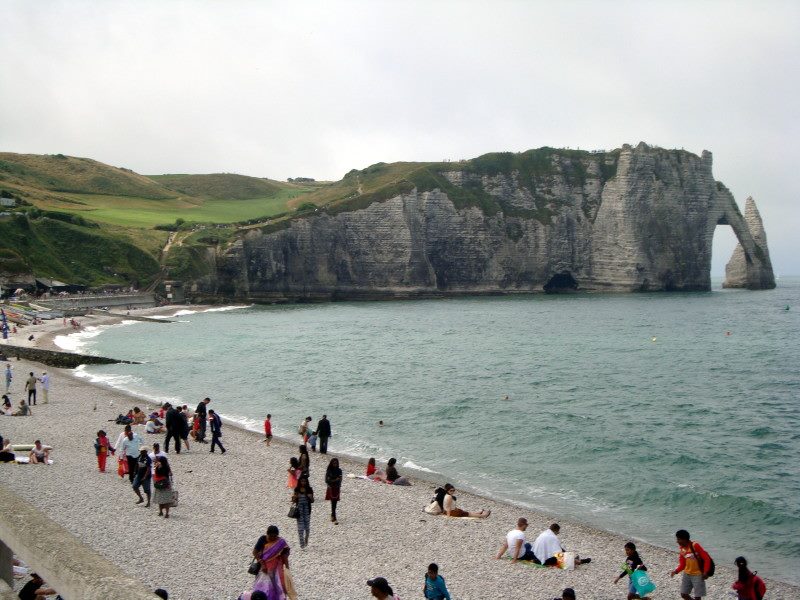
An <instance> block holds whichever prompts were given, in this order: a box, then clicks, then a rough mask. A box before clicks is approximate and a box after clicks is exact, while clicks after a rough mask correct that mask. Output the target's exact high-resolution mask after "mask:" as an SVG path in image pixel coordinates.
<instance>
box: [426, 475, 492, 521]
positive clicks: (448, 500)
mask: <svg viewBox="0 0 800 600" xmlns="http://www.w3.org/2000/svg"><path fill="white" fill-rule="evenodd" d="M439 489H441V488H439ZM455 491H456V489H455V487H453V484H451V483H445V484H444V492H445V493H444V495H443V496H442V503H441V507H442V512H443V513H444V515H445V516H448V517H473V518H478V519H485V518H486V517H488V516H489V515H490V514H492V511H490V510H479V511H471V512H470V511H466V510H461V509H460V508H458V507H457V506H456V497H455V496H454V495H453V493H454V492H455ZM436 503H437V504H439V494H437V495H436Z"/></svg>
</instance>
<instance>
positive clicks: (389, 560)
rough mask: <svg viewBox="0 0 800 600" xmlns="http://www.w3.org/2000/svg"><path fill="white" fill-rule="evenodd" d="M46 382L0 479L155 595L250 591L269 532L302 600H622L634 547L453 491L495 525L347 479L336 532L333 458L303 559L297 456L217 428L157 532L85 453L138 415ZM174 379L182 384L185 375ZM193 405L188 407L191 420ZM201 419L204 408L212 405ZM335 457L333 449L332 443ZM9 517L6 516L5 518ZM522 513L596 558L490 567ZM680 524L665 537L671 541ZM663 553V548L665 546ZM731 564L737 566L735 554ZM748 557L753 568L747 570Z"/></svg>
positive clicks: (85, 390)
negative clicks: (425, 597)
mask: <svg viewBox="0 0 800 600" xmlns="http://www.w3.org/2000/svg"><path fill="white" fill-rule="evenodd" d="M174 310H175V309H174V307H173V308H172V309H171V311H170V312H168V313H167V312H164V311H163V309H162V313H163V314H173V312H174ZM149 312H151V313H152V312H154V311H149ZM137 314H146V313H145V312H144V311H137ZM112 321H113V319H110V318H107V317H102V318H99V317H98V318H91V319H83V322H84V324H89V323H90V322H91V323H92V324H100V323H110V322H112ZM36 327H39V329H38V330H37V331H38V334H37V336H36V337H37V338H41V339H39V340H37V341H38V343H40V344H42V346H43V347H52V345H51V341H50V340H51V339H52V336H53V335H54V334H55V333H56V332H57V331H58V330H60V329H62V327H61V323H60V322H59V323H54V322H46V323H45V324H44V325H42V326H36ZM165 327H169V325H165ZM117 358H125V357H117ZM12 365H13V367H14V370H15V373H16V377H15V380H14V384H13V386H12V400H15V401H17V402H18V401H19V399H21V398H22V388H23V386H24V379H25V378H24V377H23V374H27V373H28V371H31V370H33V371H35V372H36V373H37V374H39V373H40V372H41V371H42V370H43V367H42V366H41V365H37V364H33V363H29V362H26V361H12ZM46 370H47V371H48V372H49V373H51V375H52V385H51V392H50V397H51V403H50V404H48V405H39V406H37V407H35V408H34V416H33V417H31V418H7V417H0V434H2V435H3V436H6V437H9V438H11V439H12V440H13V441H14V442H15V443H23V442H32V441H33V440H34V439H37V438H40V439H42V441H43V442H45V443H48V444H51V445H52V446H54V447H55V451H54V453H53V457H54V459H55V461H56V462H55V465H53V466H51V467H43V466H42V467H35V466H16V465H3V464H0V481H2V483H3V485H7V486H9V487H10V488H11V489H13V490H15V491H16V492H17V493H18V494H20V495H22V496H23V497H25V498H28V499H29V501H30V502H31V503H33V504H34V505H35V506H37V507H39V508H40V509H42V510H44V511H45V512H46V513H47V514H48V515H50V516H51V517H52V518H53V519H54V520H56V521H57V522H59V523H60V524H62V525H63V526H65V527H66V528H67V529H69V530H70V531H71V532H72V533H74V534H75V535H76V536H77V537H78V538H79V539H81V540H83V541H84V542H86V543H88V544H89V545H91V546H92V547H93V548H95V549H96V550H98V551H99V552H100V553H102V554H104V555H105V556H107V557H108V558H109V560H111V561H113V562H114V563H116V564H117V565H119V566H120V567H121V568H122V569H124V570H125V571H126V572H128V573H130V574H131V575H133V576H136V577H138V578H140V579H142V580H144V581H145V582H146V583H147V584H149V585H151V586H153V587H158V586H160V587H164V588H166V589H168V590H169V591H170V594H171V596H170V597H171V598H178V599H185V600H188V599H205V598H207V599H214V600H217V599H221V598H236V597H237V596H238V594H239V593H240V592H241V591H243V590H244V589H246V588H247V587H248V584H249V583H250V582H251V581H252V577H251V576H249V575H248V574H247V566H248V564H249V561H250V549H251V548H252V545H253V544H254V543H255V540H256V539H257V537H258V536H259V535H261V534H262V533H263V532H264V530H265V529H266V527H267V525H270V524H276V525H277V526H278V527H279V528H280V530H281V535H282V536H283V537H285V538H286V540H287V541H288V542H289V545H290V546H291V547H292V553H291V557H290V562H291V567H292V572H293V575H294V579H295V583H296V586H297V589H298V593H299V597H300V598H304V599H312V600H316V599H341V600H346V599H347V600H349V599H353V598H369V588H367V586H366V584H365V582H366V580H367V579H368V578H371V577H375V576H379V575H380V576H384V577H386V578H387V579H388V580H389V582H390V583H391V584H392V586H393V587H394V590H395V592H396V593H397V594H399V595H400V596H401V597H402V598H404V599H408V598H414V597H422V583H423V575H424V572H425V570H426V568H427V565H428V563H430V562H437V563H438V564H439V568H440V574H441V575H442V576H444V578H445V579H446V581H447V585H448V587H449V589H450V591H451V594H452V595H453V597H454V598H459V599H462V598H464V599H475V600H478V599H488V598H493V599H496V598H509V599H511V598H542V599H550V598H553V597H554V596H556V595H559V594H560V592H561V590H562V589H563V588H564V587H567V586H569V587H573V588H575V590H576V591H577V594H578V598H581V599H583V598H593V599H598V600H600V599H603V600H605V599H612V598H620V599H622V598H625V597H626V593H627V589H626V588H627V585H626V583H625V582H624V581H621V582H620V583H618V584H617V585H613V583H612V582H613V580H614V578H615V577H616V575H617V574H618V573H619V572H620V568H619V565H620V564H621V563H622V562H623V560H624V552H623V544H624V543H625V541H627V540H628V539H629V538H625V537H621V536H618V535H614V534H611V533H608V532H604V531H599V530H597V529H593V528H591V527H588V526H585V525H582V524H579V523H572V522H569V521H565V520H563V519H558V518H557V517H553V516H548V515H544V514H537V513H535V512H532V511H530V510H525V509H520V508H518V507H514V506H511V505H508V504H504V503H499V502H494V501H491V500H488V499H485V498H481V497H478V496H474V495H471V494H467V493H463V492H461V493H458V497H459V506H461V507H462V508H466V509H476V510H477V509H480V508H489V509H491V510H492V516H491V517H490V518H489V519H486V520H461V519H447V518H444V517H435V516H430V515H427V514H425V513H423V512H422V508H423V507H424V506H425V505H426V504H427V503H428V502H429V501H430V497H431V493H432V489H433V488H432V485H431V484H429V483H427V482H421V481H416V482H415V486H414V487H393V486H389V485H384V484H378V483H373V482H369V481H364V480H361V479H349V478H345V480H344V483H343V486H342V501H341V502H340V504H339V507H338V509H337V513H338V517H339V525H334V524H333V523H331V522H330V518H329V515H330V507H329V504H328V503H325V502H324V500H323V499H324V497H325V485H324V472H325V466H326V465H327V461H328V460H329V459H330V457H331V456H332V455H330V454H329V456H328V457H327V458H325V457H323V456H320V455H313V454H312V457H311V458H312V464H311V484H312V486H313V487H314V490H315V494H316V498H317V501H316V503H315V505H314V510H313V513H312V524H311V540H310V546H309V548H307V549H305V550H300V549H299V544H298V543H297V531H296V525H295V521H294V520H291V519H289V518H288V517H287V516H286V515H287V511H288V508H289V496H290V494H289V491H288V490H287V488H286V468H287V466H288V462H289V458H290V456H294V455H296V454H297V445H295V444H294V443H293V442H294V441H293V440H292V443H289V442H285V441H280V440H276V441H273V444H272V446H271V447H269V448H267V447H265V445H264V444H263V443H262V441H261V440H262V439H263V436H261V435H258V434H256V433H253V432H249V431H245V430H242V429H239V428H236V427H233V426H231V425H226V426H225V427H224V430H223V431H224V435H223V443H224V444H225V446H226V448H227V449H228V452H227V453H226V454H225V455H220V454H218V453H217V454H209V453H208V448H209V446H208V445H199V444H192V446H191V450H190V451H189V452H182V453H181V454H180V455H179V456H178V455H175V454H174V452H173V453H170V455H169V456H170V461H171V464H172V468H173V471H174V473H175V483H176V487H177V488H178V489H179V490H180V505H179V506H178V507H176V508H175V509H173V511H172V512H171V513H170V519H169V520H168V521H166V520H164V519H160V518H159V517H158V516H157V512H158V511H157V508H149V509H145V508H144V507H143V505H135V504H134V502H135V500H136V497H135V495H134V494H133V492H132V490H131V488H130V486H129V485H128V484H127V480H125V481H124V482H123V481H122V480H120V479H119V477H117V475H116V471H115V469H113V468H112V469H111V471H110V472H108V473H105V474H101V473H98V471H97V465H96V460H95V456H94V450H93V442H94V437H95V432H96V431H97V430H98V429H104V430H105V431H107V432H108V433H109V437H110V439H111V441H112V443H114V441H115V440H116V438H117V435H118V434H119V432H120V431H121V430H122V427H121V426H118V425H114V423H112V422H109V419H113V418H114V417H116V415H117V414H118V413H120V412H124V411H125V410H127V409H128V408H130V407H131V406H133V405H139V406H142V407H143V406H144V405H146V404H147V402H145V401H144V400H141V399H136V398H133V397H131V396H129V395H126V394H124V393H121V392H119V391H117V390H113V389H109V388H106V387H102V386H97V385H92V384H89V383H87V382H86V380H84V379H80V378H77V377H75V376H73V374H72V372H71V371H61V370H58V369H52V368H49V367H48V368H46ZM174 376H175V377H177V378H180V377H181V374H180V373H175V374H174ZM226 392H227V388H224V387H223V388H221V389H218V390H208V395H209V396H211V398H212V399H213V398H214V397H221V396H223V395H224V394H225V393H226ZM199 400H200V398H197V399H193V401H192V403H191V408H193V407H194V405H196V402H197V401H199ZM95 405H96V406H97V410H96V411H95V410H93V409H94V406H95ZM210 408H214V403H213V402H212V403H211V405H210ZM330 416H331V418H332V420H333V423H334V425H335V423H336V421H341V420H342V419H345V418H346V415H344V414H332V415H330ZM273 421H274V422H280V421H281V415H279V414H275V415H274V416H273ZM137 430H138V431H139V432H140V433H141V435H142V437H143V438H145V440H146V443H152V442H153V441H159V442H163V436H162V435H148V434H145V433H144V427H143V426H139V427H137ZM298 437H299V436H298ZM331 450H332V451H333V452H334V453H335V451H336V440H335V438H334V439H333V440H332V443H331ZM333 455H335V454H333ZM109 462H110V463H111V461H109ZM114 466H115V465H114ZM342 468H343V470H344V471H345V472H346V473H358V474H361V473H362V472H363V470H364V466H363V465H362V464H359V463H357V462H354V461H351V460H346V459H344V460H342ZM401 472H402V471H401ZM441 483H444V482H441ZM6 510H12V511H13V507H6ZM519 516H525V517H526V518H527V519H528V520H529V522H530V527H529V529H528V538H529V541H532V540H533V538H535V536H536V535H537V534H538V533H539V532H540V531H541V530H542V529H544V528H545V527H546V526H547V525H548V524H549V523H551V522H552V521H553V520H557V521H559V522H560V524H561V526H562V531H561V536H560V537H561V541H562V543H563V545H564V546H565V547H566V548H567V549H570V550H576V551H578V552H579V553H580V554H581V555H582V556H591V557H592V559H593V560H592V563H591V564H590V565H586V566H583V567H580V568H579V569H577V570H575V571H559V570H554V569H538V568H531V567H530V566H527V565H524V564H516V565H512V564H511V563H510V561H506V560H501V561H497V560H494V559H493V557H494V555H495V554H496V552H497V550H498V548H499V546H500V545H501V543H502V542H503V540H504V537H505V534H506V532H507V531H508V530H509V529H511V528H512V527H513V526H514V523H515V522H516V519H517V517H519ZM0 518H2V517H1V516H0ZM680 527H681V524H680V523H676V524H675V529H678V528H680ZM699 541H700V542H701V543H702V544H704V546H705V547H706V548H708V549H709V550H710V551H711V552H712V555H713V549H714V541H713V537H712V536H703V537H701V538H700V539H699ZM672 543H673V540H671V539H668V540H664V545H665V546H667V545H671V544H672ZM637 546H638V547H639V551H640V554H641V555H642V557H643V559H644V561H645V563H646V564H647V565H648V567H649V569H650V573H651V576H652V577H653V579H654V580H655V582H656V583H657V584H658V586H659V589H658V590H657V592H656V595H657V597H659V598H679V580H680V578H679V577H676V578H674V579H670V578H669V575H668V574H669V571H671V570H672V569H673V568H675V566H676V564H677V554H676V553H675V552H673V551H668V550H664V549H661V548H656V547H653V546H650V545H648V544H644V543H640V544H637ZM742 553H743V554H745V556H747V550H746V549H743V551H742ZM748 558H749V559H750V562H751V566H752V567H753V568H754V569H758V567H759V565H758V557H755V556H748ZM733 580H734V573H733V570H732V569H730V568H728V566H727V565H718V568H717V575H716V576H715V577H713V578H712V579H710V580H709V582H708V585H709V595H708V596H707V598H709V599H711V600H723V599H725V600H728V599H729V598H730V596H729V595H728V592H729V590H730V585H731V583H732V582H733ZM767 584H768V587H769V597H770V598H774V599H778V598H781V599H786V600H789V599H797V598H800V588H798V587H794V586H790V585H787V584H781V583H775V582H769V581H768V582H767Z"/></svg>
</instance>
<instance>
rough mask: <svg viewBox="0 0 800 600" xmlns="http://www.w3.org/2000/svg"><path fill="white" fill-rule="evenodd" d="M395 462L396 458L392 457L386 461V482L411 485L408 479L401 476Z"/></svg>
mask: <svg viewBox="0 0 800 600" xmlns="http://www.w3.org/2000/svg"><path fill="white" fill-rule="evenodd" d="M395 464H397V459H396V458H390V459H389V462H388V463H386V483H391V484H393V485H411V482H410V481H409V480H408V479H406V478H405V477H401V476H400V473H398V472H397V467H395Z"/></svg>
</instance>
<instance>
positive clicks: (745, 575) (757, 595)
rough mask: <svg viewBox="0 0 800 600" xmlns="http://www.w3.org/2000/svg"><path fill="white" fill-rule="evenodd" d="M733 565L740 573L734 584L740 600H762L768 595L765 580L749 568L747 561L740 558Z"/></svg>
mask: <svg viewBox="0 0 800 600" xmlns="http://www.w3.org/2000/svg"><path fill="white" fill-rule="evenodd" d="M733 564H735V565H736V568H737V569H738V571H739V575H738V577H737V578H736V581H734V582H733V589H734V591H735V592H736V598H737V599H738V600H762V599H763V598H764V594H766V593H767V586H766V585H765V584H764V580H763V579H761V577H759V576H758V574H757V573H753V572H752V571H751V570H750V569H748V568H747V559H746V558H745V557H744V556H739V557H738V558H737V559H736V560H735V561H733Z"/></svg>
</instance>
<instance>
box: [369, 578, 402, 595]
mask: <svg viewBox="0 0 800 600" xmlns="http://www.w3.org/2000/svg"><path fill="white" fill-rule="evenodd" d="M367 585H368V586H369V587H370V588H371V589H370V592H371V593H372V597H373V598H377V599H378V600H400V598H399V597H398V596H395V595H394V590H392V588H391V586H390V585H389V582H388V581H386V579H385V578H383V577H375V578H374V579H370V580H369V581H367Z"/></svg>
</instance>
